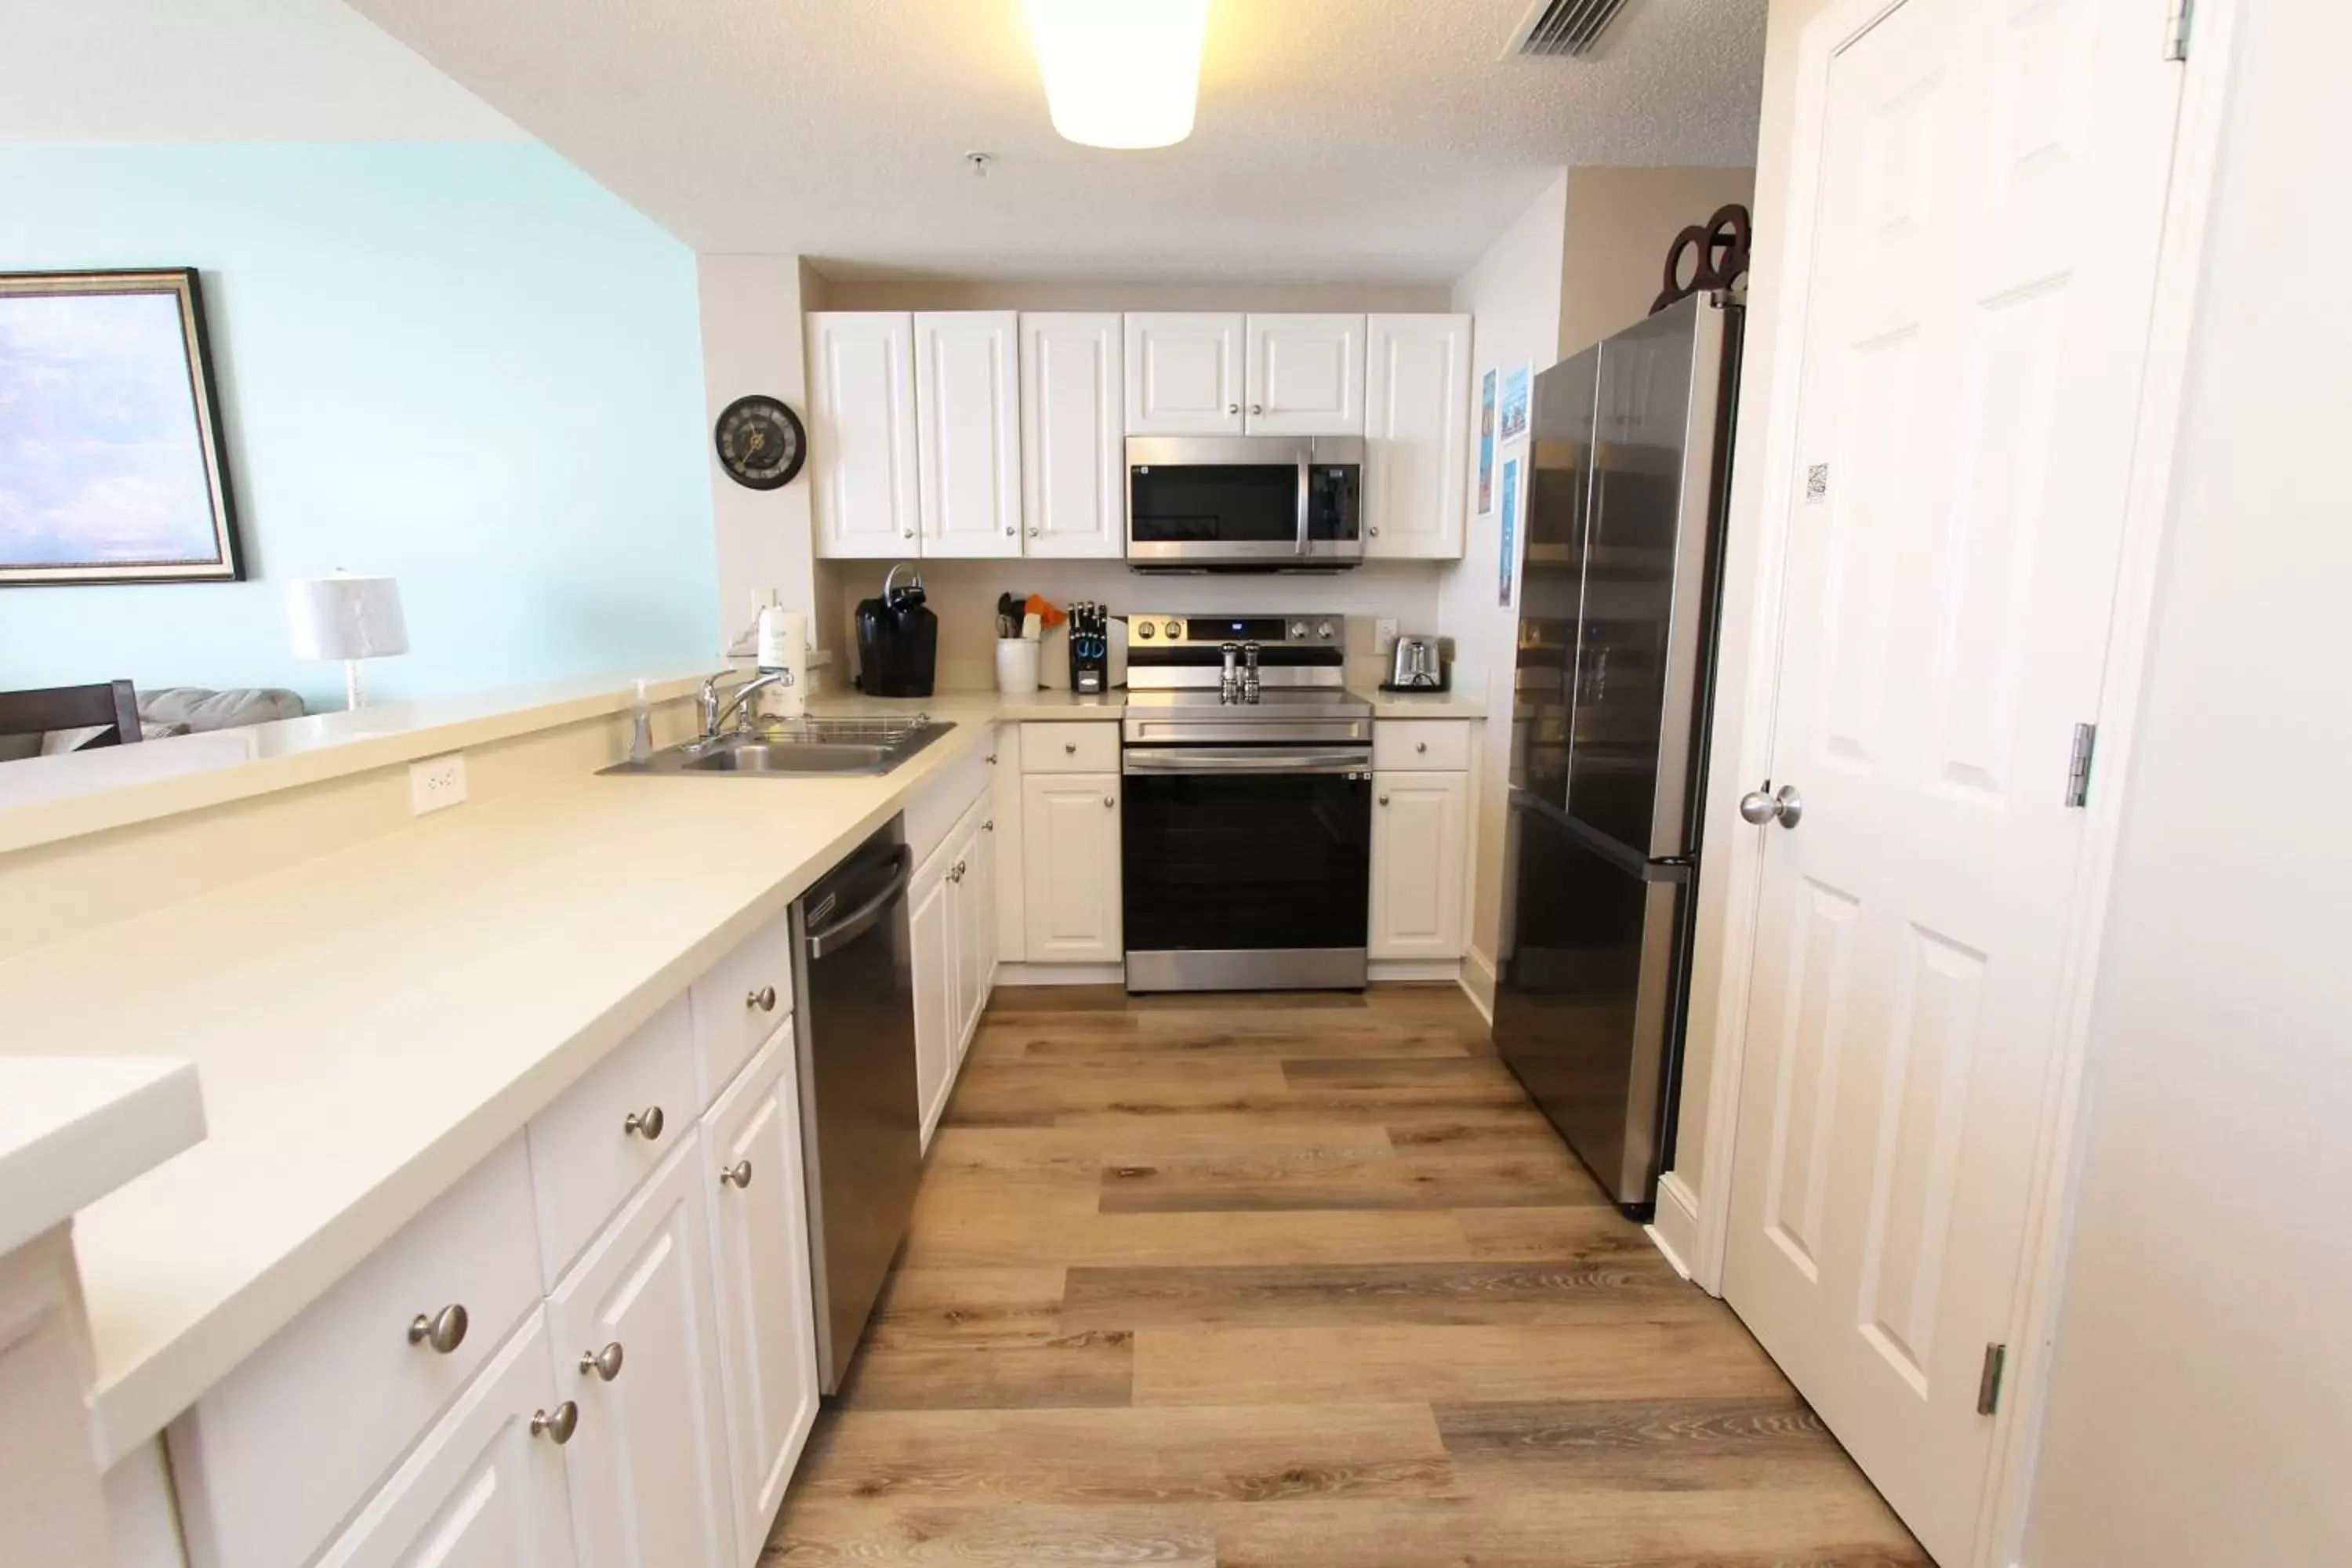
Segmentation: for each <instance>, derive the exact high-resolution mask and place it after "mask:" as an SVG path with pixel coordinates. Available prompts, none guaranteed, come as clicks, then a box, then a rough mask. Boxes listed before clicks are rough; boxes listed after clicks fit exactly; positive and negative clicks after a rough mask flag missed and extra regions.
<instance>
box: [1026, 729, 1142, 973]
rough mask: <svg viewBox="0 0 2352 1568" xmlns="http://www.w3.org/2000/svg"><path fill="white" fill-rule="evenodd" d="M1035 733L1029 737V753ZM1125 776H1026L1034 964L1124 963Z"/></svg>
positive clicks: (1029, 916)
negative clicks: (1121, 827)
mask: <svg viewBox="0 0 2352 1568" xmlns="http://www.w3.org/2000/svg"><path fill="white" fill-rule="evenodd" d="M1028 748H1029V740H1028V737H1027V736H1026V735H1025V734H1024V736H1023V739H1022V750H1023V752H1024V755H1025V753H1026V752H1027V751H1028ZM1119 783H1120V780H1119V775H1118V774H1117V773H1027V774H1024V776H1023V778H1022V780H1021V850H1022V853H1021V862H1022V865H1021V879H1022V885H1023V894H1024V898H1023V902H1024V914H1025V916H1026V921H1025V923H1026V926H1027V931H1026V940H1025V942H1024V947H1025V949H1026V951H1027V954H1028V961H1029V962H1030V963H1118V962H1119V960H1120V959H1121V958H1122V957H1123V956H1124V950H1123V949H1122V948H1121V946H1120V939H1119V902H1118V900H1119V863H1118V855H1119V839H1118V802H1119V794H1120V790H1119Z"/></svg>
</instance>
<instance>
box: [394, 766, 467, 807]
mask: <svg viewBox="0 0 2352 1568" xmlns="http://www.w3.org/2000/svg"><path fill="white" fill-rule="evenodd" d="M465 799H466V753H465V752H450V753H449V754H448V755H447V756H446V757H427V758H425V760H424V761H423V762H421V763H409V764H408V809H409V811H410V812H411V813H412V814H414V815H415V816H424V815H425V813H426V812H428V811H446V810H447V809H448V808H449V807H451V806H453V805H462V804H463V803H464V801H465Z"/></svg>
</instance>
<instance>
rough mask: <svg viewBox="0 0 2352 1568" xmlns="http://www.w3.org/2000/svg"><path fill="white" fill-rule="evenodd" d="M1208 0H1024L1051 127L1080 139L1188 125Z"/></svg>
mask: <svg viewBox="0 0 2352 1568" xmlns="http://www.w3.org/2000/svg"><path fill="white" fill-rule="evenodd" d="M1208 24H1209V0H1029V31H1030V36H1031V37H1032V38H1034V40H1035V42H1036V45H1037V63H1038V66H1039V68H1041V70H1042V71H1043V73H1044V75H1045V107H1046V109H1047V110H1048V111H1049V112H1050V113H1051V114H1052V116H1053V120H1054V129H1055V130H1056V131H1058V132H1061V133H1062V134H1063V135H1064V136H1065V137H1066V138H1068V139H1069V140H1070V141H1072V142H1079V143H1081V144H1083V145H1085V146H1088V147H1123V148H1125V147H1169V146H1173V145H1174V144H1175V143H1177V142H1181V141H1183V140H1184V138H1186V137H1187V136H1190V135H1191V134H1192V110H1193V105H1194V102H1195V100H1198V98H1199V97H1200V91H1201V48H1202V41H1203V37H1204V36H1205V34H1206V33H1207V31H1208Z"/></svg>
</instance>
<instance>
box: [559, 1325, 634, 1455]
mask: <svg viewBox="0 0 2352 1568" xmlns="http://www.w3.org/2000/svg"><path fill="white" fill-rule="evenodd" d="M580 1374H581V1375H582V1376H583V1377H590V1376H593V1377H601V1378H603V1379H604V1381H605V1382H606V1383H610V1382H612V1381H613V1380H614V1378H616V1377H618V1376H620V1375H621V1342H620V1341H618V1340H614V1342H612V1343H611V1344H609V1345H606V1346H605V1347H604V1349H603V1350H600V1351H590V1352H587V1353H586V1354H584V1355H583V1356H582V1357H581V1358H580ZM557 1441H559V1442H561V1441H562V1439H561V1438H558V1439H557Z"/></svg>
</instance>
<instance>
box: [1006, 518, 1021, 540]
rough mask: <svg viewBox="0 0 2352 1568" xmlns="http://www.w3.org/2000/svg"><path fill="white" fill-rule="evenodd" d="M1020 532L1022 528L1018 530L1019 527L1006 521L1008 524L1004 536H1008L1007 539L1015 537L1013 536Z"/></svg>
mask: <svg viewBox="0 0 2352 1568" xmlns="http://www.w3.org/2000/svg"><path fill="white" fill-rule="evenodd" d="M1019 532H1020V530H1018V529H1016V528H1014V527H1013V525H1012V524H1011V523H1009V522H1008V523H1006V524H1005V525H1004V537H1005V538H1007V539H1011V538H1013V537H1014V536H1015V535H1017V534H1018V533H1019Z"/></svg>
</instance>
